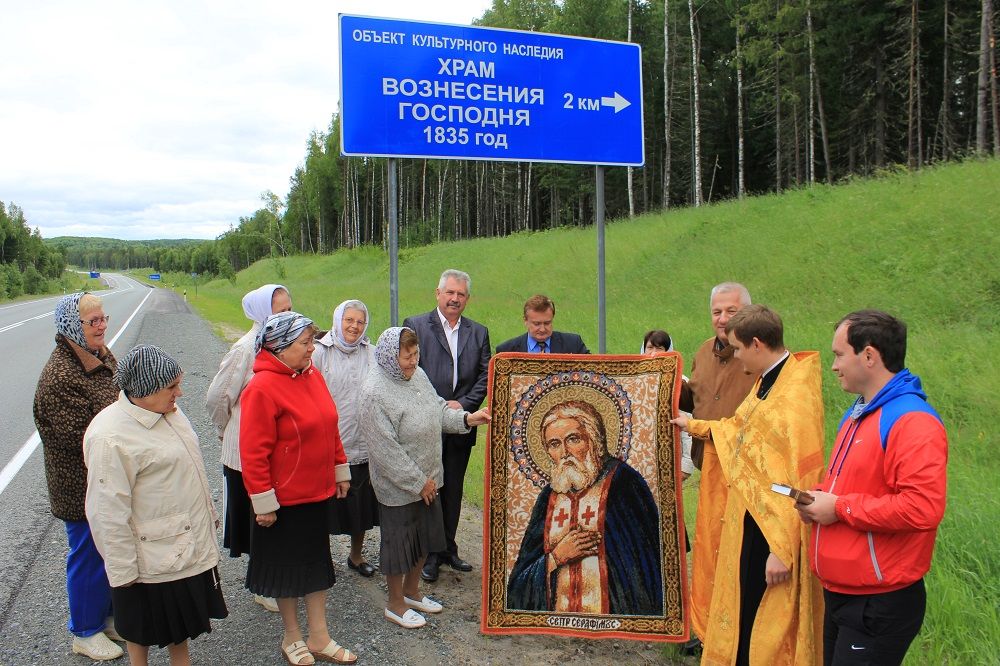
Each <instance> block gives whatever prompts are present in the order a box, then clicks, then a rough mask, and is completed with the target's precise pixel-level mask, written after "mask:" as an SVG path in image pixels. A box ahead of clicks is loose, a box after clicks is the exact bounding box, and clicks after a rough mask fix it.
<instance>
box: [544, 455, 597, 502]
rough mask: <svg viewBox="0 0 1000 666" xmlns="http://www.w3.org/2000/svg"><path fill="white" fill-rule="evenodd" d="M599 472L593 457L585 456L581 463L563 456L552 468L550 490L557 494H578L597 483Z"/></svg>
mask: <svg viewBox="0 0 1000 666" xmlns="http://www.w3.org/2000/svg"><path fill="white" fill-rule="evenodd" d="M599 472H600V470H599V469H598V467H597V461H596V460H595V459H594V457H593V456H587V457H586V458H585V459H584V461H583V462H582V463H581V462H579V461H578V460H577V459H576V458H574V457H573V456H571V455H567V456H564V457H563V458H562V459H561V460H560V461H559V462H557V463H556V464H555V466H554V467H553V468H552V483H551V484H550V485H551V486H552V490H554V491H556V492H557V493H566V492H569V491H573V492H579V491H581V490H583V489H584V488H589V487H590V486H592V485H594V481H597V475H598V473H599Z"/></svg>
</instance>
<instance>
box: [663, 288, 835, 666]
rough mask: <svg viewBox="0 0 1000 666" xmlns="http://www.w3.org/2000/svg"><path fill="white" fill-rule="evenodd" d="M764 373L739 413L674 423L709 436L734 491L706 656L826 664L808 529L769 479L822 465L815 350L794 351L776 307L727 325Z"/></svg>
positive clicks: (795, 481) (811, 473)
mask: <svg viewBox="0 0 1000 666" xmlns="http://www.w3.org/2000/svg"><path fill="white" fill-rule="evenodd" d="M726 332H727V334H728V336H729V341H730V344H732V345H733V346H734V347H735V350H736V354H735V355H736V358H737V359H738V360H739V361H740V362H742V363H743V364H744V366H745V368H746V370H747V372H748V373H751V374H753V375H755V376H756V377H757V378H758V379H757V381H756V383H755V384H754V386H753V389H751V392H750V394H749V395H748V396H747V397H746V399H745V400H744V401H743V403H742V404H741V405H740V406H739V408H737V410H736V413H735V414H734V415H733V416H732V417H731V418H727V419H722V420H719V421H702V420H698V419H688V418H687V417H684V416H683V415H681V416H680V417H678V418H677V419H675V420H674V421H673V422H674V423H676V424H677V425H678V426H680V427H681V428H683V429H685V430H688V431H689V432H690V433H691V434H692V435H694V436H696V437H702V438H705V439H708V438H711V439H712V441H713V442H714V444H715V450H716V453H717V454H718V456H719V461H720V464H721V467H722V471H723V475H724V477H725V480H726V484H727V485H728V486H729V496H728V500H727V503H726V511H725V515H724V517H723V525H722V538H721V541H720V544H719V556H718V564H717V565H716V572H715V585H714V589H713V591H712V602H711V606H710V609H709V619H708V627H707V631H706V634H705V636H703V637H702V640H703V641H704V652H703V655H702V664H726V665H729V664H740V665H743V664H746V665H753V666H756V665H758V664H759V665H762V666H782V665H786V664H789V665H792V664H795V665H798V664H803V665H810V664H819V663H822V647H823V646H822V636H823V631H822V629H823V626H822V622H823V596H822V590H821V588H820V586H819V582H818V581H817V580H816V579H815V578H814V577H813V576H812V574H811V572H810V570H809V566H808V560H807V550H808V534H809V532H808V529H807V527H806V525H804V524H803V523H802V522H801V520H799V517H798V513H797V512H796V510H795V504H794V501H793V500H792V499H790V498H788V497H786V496H784V495H779V494H777V493H774V492H772V491H771V484H772V483H780V484H785V485H788V486H792V487H795V488H800V489H805V490H808V489H810V488H812V487H814V486H815V484H816V483H817V482H818V481H819V477H820V472H821V469H822V465H823V396H822V392H821V388H820V385H821V379H820V359H819V353H818V352H799V353H795V354H790V353H789V352H788V351H787V350H786V349H785V346H784V339H783V326H782V323H781V318H780V317H778V315H777V313H775V312H774V311H773V310H770V309H769V308H767V307H765V306H762V305H750V306H747V307H745V308H743V309H742V310H740V311H739V312H738V313H737V314H735V315H734V316H733V317H732V319H730V320H729V323H728V324H727V326H726Z"/></svg>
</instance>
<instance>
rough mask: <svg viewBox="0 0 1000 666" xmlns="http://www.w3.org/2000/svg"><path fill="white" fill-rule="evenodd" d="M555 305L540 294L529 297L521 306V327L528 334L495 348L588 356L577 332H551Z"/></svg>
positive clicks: (587, 351)
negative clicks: (522, 307) (522, 326)
mask: <svg viewBox="0 0 1000 666" xmlns="http://www.w3.org/2000/svg"><path fill="white" fill-rule="evenodd" d="M555 316H556V304H555V303H553V302H552V299H551V298H549V297H548V296H543V295H542V294H536V295H535V296H532V297H531V298H529V299H528V300H527V301H525V303H524V327H525V328H527V329H528V332H527V333H525V334H524V335H519V336H517V337H516V338H511V339H510V340H507V341H506V342H501V343H500V344H499V345H497V353H498V354H499V353H500V352H532V353H544V354H589V353H590V350H589V349H587V345H585V344H583V338H581V337H580V336H579V335H577V334H576V333H562V332H560V331H553V330H552V320H553V319H555Z"/></svg>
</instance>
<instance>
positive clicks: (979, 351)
mask: <svg viewBox="0 0 1000 666" xmlns="http://www.w3.org/2000/svg"><path fill="white" fill-rule="evenodd" d="M998 184H1000V162H998V161H995V160H992V161H969V162H966V163H963V164H957V165H949V166H945V167H941V168H933V169H926V170H923V171H921V172H918V173H912V174H911V173H896V174H892V175H889V176H886V177H883V178H881V179H877V180H869V181H855V182H852V183H849V184H846V185H841V186H836V187H828V186H816V187H813V188H811V189H803V190H797V191H792V192H788V193H785V194H782V195H771V196H762V197H756V198H752V199H747V200H745V201H741V202H730V203H723V204H718V205H713V206H705V207H703V208H700V209H683V210H676V211H670V212H667V213H663V214H655V215H646V216H643V217H641V218H638V219H636V220H633V221H631V222H618V223H614V224H611V225H609V227H608V233H607V302H608V310H607V321H608V351H609V352H611V353H634V352H635V351H636V350H637V349H638V347H639V343H640V341H641V339H642V334H643V333H644V332H645V331H646V330H647V329H650V328H666V329H667V330H668V331H670V333H671V335H672V336H673V337H674V339H675V345H676V347H677V349H678V350H679V351H681V352H683V353H685V354H686V355H690V353H691V352H693V350H694V349H695V348H696V347H697V345H698V344H699V343H700V342H701V341H702V340H704V339H706V338H707V337H709V336H710V335H711V334H712V331H711V330H710V326H709V317H708V293H709V290H710V288H711V287H712V285H714V284H716V283H718V282H720V281H723V280H738V281H741V282H743V283H744V284H746V285H747V286H748V287H749V288H750V291H751V293H752V294H753V297H754V301H755V302H760V303H766V304H768V305H770V306H772V307H773V308H775V309H776V310H777V311H778V312H780V313H781V315H782V317H783V319H784V322H785V328H786V342H787V343H788V346H789V347H790V348H792V349H793V350H801V349H818V350H820V351H821V352H822V354H823V361H824V363H825V364H826V365H827V367H828V366H829V363H830V362H832V356H831V354H830V351H829V347H830V338H831V336H832V326H833V323H834V322H835V321H837V320H838V319H839V318H840V317H841V316H842V315H844V314H845V313H847V312H849V311H851V310H856V309H859V308H863V307H878V308H882V309H887V310H889V311H891V312H893V313H894V314H896V315H897V316H899V317H901V318H902V319H904V320H905V321H906V322H907V323H908V325H909V331H910V333H909V350H910V353H909V354H908V357H907V365H908V367H909V368H910V369H911V370H913V371H914V372H916V373H917V374H919V375H920V376H921V378H922V379H923V382H924V387H925V389H926V390H927V393H928V394H929V396H930V399H931V402H932V403H933V404H934V406H935V407H936V408H937V409H938V411H939V412H940V413H941V415H942V417H943V418H944V420H945V424H946V425H947V427H948V432H949V439H950V461H949V482H950V483H949V493H948V509H947V512H946V514H945V519H944V522H943V524H942V525H941V528H940V532H939V536H938V545H937V551H936V554H935V559H934V565H933V569H932V571H931V573H930V575H929V576H928V578H927V585H928V612H927V617H926V621H925V624H924V628H923V630H922V631H921V633H920V636H919V637H918V639H917V643H916V644H915V645H914V647H913V648H911V650H910V655H909V658H908V661H907V663H910V664H983V663H1000V608H998V606H1000V545H998V539H997V537H996V535H997V529H996V527H995V522H994V517H995V515H996V512H997V509H998V507H1000V502H998V501H997V499H996V493H995V486H996V479H997V478H998V474H1000V453H998V450H1000V449H998V447H997V446H996V442H995V441H994V440H995V438H996V428H995V426H994V425H993V423H994V418H995V412H996V407H997V398H996V396H997V395H998V393H1000V361H998V360H997V359H998V356H997V355H996V354H993V353H992V351H993V350H994V349H996V348H997V347H998V343H1000V333H998V331H1000V326H998V324H1000V269H998V268H997V257H998V256H1000V241H998V240H997V237H996V233H997V230H998V229H1000V186H998ZM594 241H595V232H594V230H593V229H563V230H556V231H547V232H540V233H525V234H518V235H515V236H512V237H509V238H505V239H480V240H473V241H466V242H460V243H444V244H438V245H432V246H427V247H421V248H415V249H409V250H405V251H404V252H403V253H402V256H401V259H400V314H401V316H406V315H410V314H414V313H419V312H424V311H427V310H429V309H430V308H431V307H433V305H434V287H435V286H436V283H437V278H438V276H439V274H440V272H441V271H442V270H443V269H445V268H451V267H454V268H461V269H464V270H467V271H469V272H470V273H471V274H472V277H473V285H472V286H473V289H472V294H473V295H472V299H471V301H470V304H469V309H468V311H467V314H468V315H469V316H471V317H472V318H474V319H476V320H478V321H480V322H482V323H484V324H486V325H487V326H488V327H489V329H490V334H491V336H492V342H493V344H494V346H495V345H496V344H497V343H498V342H501V341H502V340H504V339H506V338H508V337H511V336H513V335H516V334H519V333H521V332H523V330H524V329H523V325H522V323H521V304H522V303H523V301H524V300H525V298H527V297H528V296H530V295H531V294H533V293H536V292H544V293H546V294H548V295H549V296H550V297H552V298H553V299H554V300H555V301H556V303H557V304H558V308H557V316H556V324H557V328H559V329H562V330H572V331H577V332H579V333H581V334H582V335H583V336H584V339H585V340H586V341H587V342H588V344H589V346H590V348H591V349H592V350H595V351H596V348H597V321H596V315H595V312H596V305H597V296H596V286H595V285H596V251H595V244H594ZM164 281H165V282H171V281H176V282H177V284H178V287H177V288H178V289H181V288H185V287H186V288H187V289H188V297H189V300H190V301H191V302H192V303H193V304H194V305H195V307H196V308H197V309H198V311H199V312H200V313H201V314H203V315H204V316H205V317H206V318H207V319H209V320H210V321H212V322H214V323H216V324H217V325H218V326H219V327H223V328H225V329H226V330H231V331H242V330H244V329H245V328H247V326H248V324H247V322H246V320H245V319H244V318H243V314H242V311H241V308H240V298H241V297H242V295H243V294H244V293H245V292H247V291H249V290H250V289H252V288H255V287H257V286H259V285H260V284H262V283H265V282H281V283H283V284H285V285H287V286H288V287H289V289H290V290H291V293H292V296H293V299H294V303H295V307H296V309H297V310H300V311H302V312H304V313H306V314H307V315H309V316H310V317H313V318H314V319H315V320H316V321H317V323H319V324H320V325H321V326H322V327H324V328H325V327H329V325H330V316H331V314H332V311H333V308H334V306H336V304H337V303H339V302H340V301H342V300H345V299H347V298H361V299H362V300H364V301H365V302H366V303H367V304H368V305H369V307H370V309H371V314H372V317H371V320H372V323H371V327H370V331H371V332H372V333H374V334H375V335H374V336H377V333H378V332H379V331H381V330H382V329H383V328H384V327H386V326H387V325H388V324H389V314H388V286H387V284H388V262H387V258H386V256H385V254H384V253H383V252H381V251H380V250H378V249H376V248H361V249H357V250H352V251H342V252H338V253H336V254H333V255H329V256H323V257H290V258H287V259H284V260H281V261H280V263H279V262H276V261H272V260H266V261H261V262H259V263H257V264H255V265H254V266H252V267H251V268H249V269H247V270H245V271H243V272H242V273H240V274H239V275H238V276H237V278H236V280H235V282H234V283H230V282H228V281H224V280H216V281H213V282H210V283H208V284H204V285H200V286H199V289H198V294H197V296H195V295H194V294H193V285H192V283H191V279H190V277H188V276H183V275H178V276H172V275H165V276H164ZM374 336H373V337H374ZM824 397H825V403H826V425H827V433H828V435H829V437H828V441H829V439H830V438H832V434H833V430H834V428H835V425H836V423H837V421H838V419H839V416H840V415H841V414H842V412H843V410H844V408H845V407H846V406H847V405H848V404H849V402H850V401H851V399H852V398H851V396H848V395H846V394H844V393H843V392H842V391H841V390H840V389H839V387H838V385H837V384H836V382H835V381H834V379H833V376H832V374H831V373H826V374H825V377H824ZM483 448H484V447H483V446H477V447H476V449H475V454H474V456H473V461H472V463H471V464H470V471H469V474H468V476H467V483H466V495H467V497H468V498H469V499H470V501H473V502H475V503H477V504H480V505H481V504H482V493H483V489H482V473H483V465H482V453H483ZM696 484H697V475H696V476H695V477H694V478H692V480H690V481H689V483H688V489H687V491H686V493H685V503H686V506H685V513H686V515H687V517H688V518H689V519H693V517H694V508H695V503H696V497H695V492H696V490H695V489H696ZM991 525H994V527H991Z"/></svg>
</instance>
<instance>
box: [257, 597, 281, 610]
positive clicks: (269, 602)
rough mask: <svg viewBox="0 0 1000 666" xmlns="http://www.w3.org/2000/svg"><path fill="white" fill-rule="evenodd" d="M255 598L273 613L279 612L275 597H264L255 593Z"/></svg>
mask: <svg viewBox="0 0 1000 666" xmlns="http://www.w3.org/2000/svg"><path fill="white" fill-rule="evenodd" d="M253 600H254V601H255V602H257V603H258V604H260V605H261V606H263V607H264V610H269V611H271V612H272V613H277V612H278V602H277V601H275V600H274V597H262V596H260V595H259V594H255V595H253Z"/></svg>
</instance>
